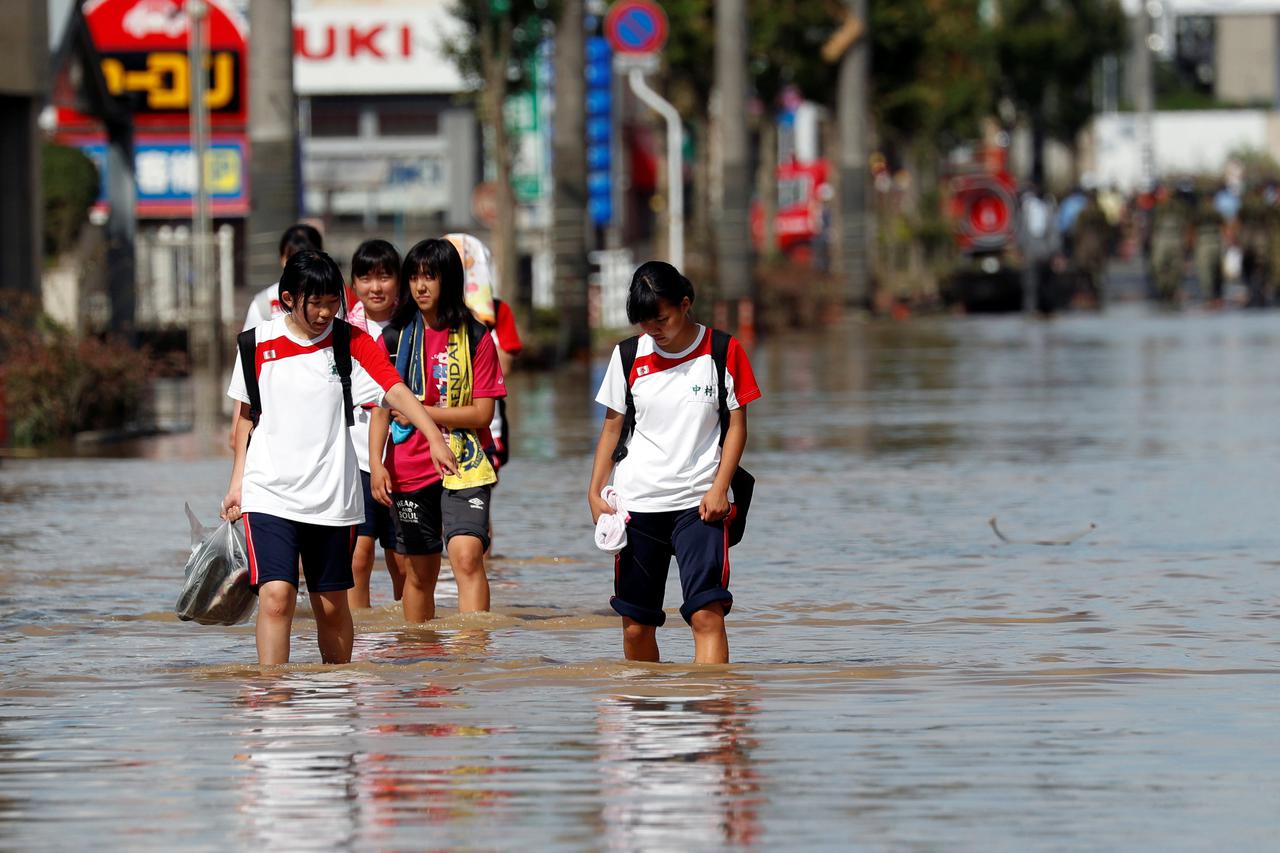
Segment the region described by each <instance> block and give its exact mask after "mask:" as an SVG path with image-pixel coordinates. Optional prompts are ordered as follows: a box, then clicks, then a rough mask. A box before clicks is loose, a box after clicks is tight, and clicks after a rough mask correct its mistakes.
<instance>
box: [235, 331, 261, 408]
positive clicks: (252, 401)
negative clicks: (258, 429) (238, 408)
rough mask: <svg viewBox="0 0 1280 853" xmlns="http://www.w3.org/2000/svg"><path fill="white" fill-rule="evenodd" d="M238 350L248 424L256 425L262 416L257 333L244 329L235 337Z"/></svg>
mask: <svg viewBox="0 0 1280 853" xmlns="http://www.w3.org/2000/svg"><path fill="white" fill-rule="evenodd" d="M236 346H238V347H239V348H240V371H241V373H243V374H244V390H245V391H246V392H247V393H248V394H249V422H250V423H252V424H253V425H254V426H257V425H258V418H259V417H261V415H262V392H261V391H260V390H258V364H257V361H258V331H257V329H245V330H244V331H243V332H241V333H240V334H239V335H237V336H236Z"/></svg>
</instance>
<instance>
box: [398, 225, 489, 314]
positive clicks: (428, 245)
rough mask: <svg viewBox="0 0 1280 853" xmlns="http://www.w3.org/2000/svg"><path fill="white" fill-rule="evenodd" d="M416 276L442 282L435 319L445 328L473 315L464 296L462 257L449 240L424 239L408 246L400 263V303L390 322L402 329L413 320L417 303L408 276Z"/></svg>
mask: <svg viewBox="0 0 1280 853" xmlns="http://www.w3.org/2000/svg"><path fill="white" fill-rule="evenodd" d="M416 276H426V277H427V278H434V279H436V280H437V281H439V282H440V302H439V305H437V307H436V320H437V322H439V323H442V324H443V325H444V327H445V328H448V329H456V328H458V327H459V326H461V325H462V324H463V323H465V322H467V320H469V319H470V318H471V309H469V308H468V307H467V302H466V299H465V298H464V296H463V290H462V284H463V277H464V276H463V272H462V258H461V257H460V256H459V255H458V250H457V249H455V248H454V247H453V244H452V243H450V242H449V241H448V240H440V239H434V238H433V239H430V240H423V241H421V242H419V243H418V244H417V245H415V246H414V247H413V248H412V249H410V250H409V254H407V255H405V256H404V263H403V264H402V265H401V266H400V294H399V297H400V304H399V305H397V306H396V313H395V314H394V315H393V316H392V318H391V325H393V326H395V327H396V328H397V329H403V328H405V327H406V326H408V325H409V323H410V322H412V320H413V315H414V314H415V313H417V311H418V304H417V303H416V302H414V301H413V291H412V290H411V289H410V287H409V280H410V279H412V278H414V277H416Z"/></svg>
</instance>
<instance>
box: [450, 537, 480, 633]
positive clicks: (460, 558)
mask: <svg viewBox="0 0 1280 853" xmlns="http://www.w3.org/2000/svg"><path fill="white" fill-rule="evenodd" d="M449 565H451V566H453V577H454V579H455V580H456V581H457V582H458V612H459V613H475V612H476V611H487V610H488V609H489V578H488V577H487V576H486V575H485V573H484V543H483V542H482V541H481V540H480V539H478V538H476V537H475V536H468V535H466V534H459V535H458V536H454V537H453V538H452V539H450V540H449Z"/></svg>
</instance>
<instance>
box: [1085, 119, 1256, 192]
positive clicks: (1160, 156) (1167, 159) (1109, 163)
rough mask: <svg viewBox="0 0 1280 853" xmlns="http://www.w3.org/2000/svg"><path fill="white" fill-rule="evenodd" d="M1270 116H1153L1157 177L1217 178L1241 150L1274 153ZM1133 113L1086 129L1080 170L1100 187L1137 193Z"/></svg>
mask: <svg viewBox="0 0 1280 853" xmlns="http://www.w3.org/2000/svg"><path fill="white" fill-rule="evenodd" d="M1271 122H1272V113H1270V112H1268V111H1266V110H1195V111H1183V112H1162V113H1155V114H1154V115H1153V117H1152V137H1153V139H1154V149H1155V173H1156V177H1157V178H1161V177H1168V176H1171V175H1186V174H1218V175H1220V174H1221V173H1222V168H1223V166H1224V165H1226V162H1227V158H1228V157H1229V156H1230V155H1231V154H1232V153H1233V152H1235V151H1238V150H1240V149H1243V148H1247V149H1254V150H1271V152H1272V154H1273V155H1276V154H1280V152H1277V151H1275V150H1274V149H1273V148H1272V146H1271V143H1270V139H1269V133H1268V130H1269V125H1270V124H1271ZM1138 131H1139V125H1138V115H1137V114H1136V113H1106V114H1104V115H1100V116H1097V117H1096V118H1095V119H1094V120H1093V124H1092V126H1091V128H1090V130H1089V131H1088V132H1089V135H1090V137H1091V138H1090V143H1091V144H1090V145H1089V146H1088V148H1089V151H1090V156H1089V157H1088V158H1087V161H1086V162H1085V163H1083V164H1082V171H1083V172H1087V173H1089V174H1091V175H1092V176H1093V177H1094V178H1095V179H1096V180H1097V183H1098V185H1099V186H1108V185H1111V186H1116V187H1118V188H1120V189H1122V190H1125V191H1130V190H1135V189H1138V187H1139V184H1140V182H1141V177H1142V150H1141V145H1140V135H1139V132H1138Z"/></svg>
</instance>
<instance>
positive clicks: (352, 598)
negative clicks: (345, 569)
mask: <svg viewBox="0 0 1280 853" xmlns="http://www.w3.org/2000/svg"><path fill="white" fill-rule="evenodd" d="M372 575H373V537H372V536H357V537H356V549H355V550H354V551H352V552H351V577H352V578H354V579H355V582H356V585H355V586H353V587H351V589H349V590H347V603H348V604H349V605H350V606H351V609H352V610H360V609H365V608H368V607H370V606H372V605H371V604H370V601H369V579H370V577H371V576H372Z"/></svg>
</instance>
